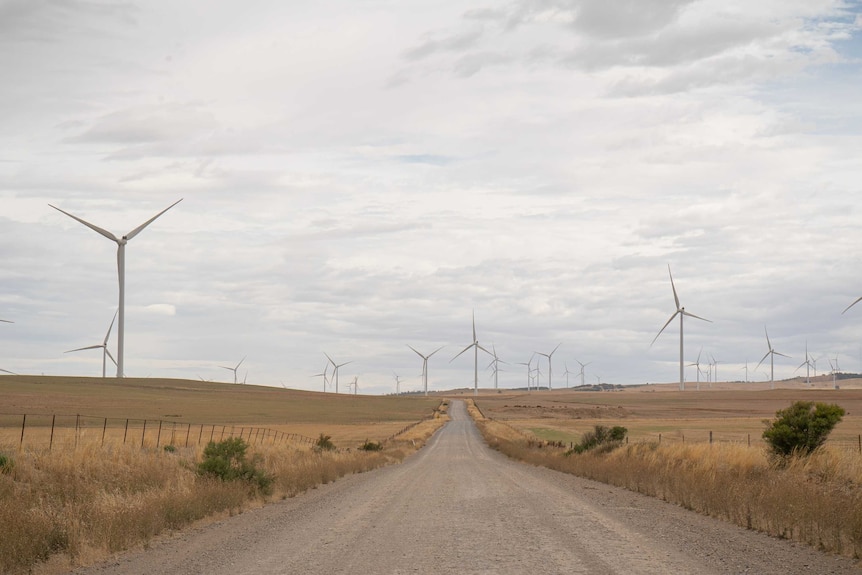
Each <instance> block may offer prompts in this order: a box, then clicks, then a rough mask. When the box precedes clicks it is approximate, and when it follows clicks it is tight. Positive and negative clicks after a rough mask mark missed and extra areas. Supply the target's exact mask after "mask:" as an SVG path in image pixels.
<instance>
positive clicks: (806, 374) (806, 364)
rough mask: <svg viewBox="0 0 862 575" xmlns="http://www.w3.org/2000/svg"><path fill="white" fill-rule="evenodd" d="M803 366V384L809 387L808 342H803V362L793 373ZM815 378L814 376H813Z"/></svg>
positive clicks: (809, 358)
mask: <svg viewBox="0 0 862 575" xmlns="http://www.w3.org/2000/svg"><path fill="white" fill-rule="evenodd" d="M803 365H804V366H805V383H806V384H807V385H808V387H811V356H809V355H808V342H807V341H806V342H805V361H803V362H802V363H800V364H799V367H797V368H796V370H795V371H799V370H800V369H802V366H803ZM815 377H816V376H815Z"/></svg>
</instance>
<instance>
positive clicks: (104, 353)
mask: <svg viewBox="0 0 862 575" xmlns="http://www.w3.org/2000/svg"><path fill="white" fill-rule="evenodd" d="M119 311H120V310H117V311H115V312H114V317H113V318H111V325H109V326H108V333H106V334H105V339H103V340H102V343H100V344H97V345H88V346H87V347H79V348H76V349H70V350H69V351H64V352H63V353H72V352H73V351H83V350H85V349H101V350H102V377H105V368H106V366H107V358H108V357H110V358H111V361H113V362H114V365H116V364H117V360H116V359H114V356H113V355H111V352H110V351H108V338H109V337H111V330H112V329H114V321H115V320H116V319H117V314H118V313H119Z"/></svg>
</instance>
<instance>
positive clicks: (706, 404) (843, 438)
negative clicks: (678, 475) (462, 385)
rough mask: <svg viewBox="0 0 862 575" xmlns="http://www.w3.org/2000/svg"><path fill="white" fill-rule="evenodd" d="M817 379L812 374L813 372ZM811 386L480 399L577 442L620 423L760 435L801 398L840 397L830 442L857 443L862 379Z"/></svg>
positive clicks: (730, 436)
mask: <svg viewBox="0 0 862 575" xmlns="http://www.w3.org/2000/svg"><path fill="white" fill-rule="evenodd" d="M812 379H813V378H812ZM813 383H814V385H813V386H812V387H811V388H809V387H807V386H806V384H805V383H804V382H802V381H794V382H780V383H779V382H777V383H776V389H774V390H770V389H769V384H768V383H766V384H764V383H757V384H734V383H716V384H714V386H713V387H712V388H708V387H707V384H705V383H701V389H700V391H696V389H695V384H694V383H691V382H689V383H687V386H686V391H684V392H680V391H679V390H678V386H677V385H676V384H662V385H645V386H638V387H631V388H626V389H624V390H622V391H615V392H580V391H573V390H571V389H559V390H557V389H555V390H552V391H547V390H544V391H538V392H536V391H533V392H531V393H526V392H520V393H511V392H501V393H487V392H486V393H480V395H479V397H478V399H477V401H476V404H477V406H478V407H479V408H480V409H481V410H482V412H483V413H484V414H485V415H486V416H487V417H490V418H493V419H496V420H498V421H503V422H506V423H508V424H509V425H511V426H513V427H515V428H516V429H519V430H521V431H524V432H526V433H527V434H529V435H533V436H535V437H537V438H539V439H545V440H549V441H562V442H564V443H570V442H577V441H578V440H579V439H580V437H581V435H582V434H583V433H584V432H586V431H589V430H590V429H592V428H593V426H595V425H605V426H613V425H621V426H624V427H626V428H627V429H628V430H629V437H630V439H631V440H632V441H640V440H653V441H655V440H658V439H659V435H661V440H662V441H685V442H704V441H709V436H710V432H712V435H713V441H733V442H740V443H742V442H748V441H749V439H750V440H751V443H752V444H755V443H758V442H761V433H762V432H763V429H764V424H763V420H765V419H771V418H773V417H774V416H775V412H776V411H777V410H779V409H783V408H785V407H787V406H789V405H790V404H791V403H792V402H794V401H798V400H804V401H813V402H825V403H837V404H838V405H840V406H842V407H843V408H844V409H845V410H846V411H847V415H846V416H845V417H844V420H843V421H842V422H841V423H840V424H839V425H838V426H837V427H836V428H835V431H834V432H833V433H832V435H831V438H830V441H831V442H833V443H839V444H842V445H846V446H848V447H851V446H852V447H855V448H858V442H859V435H860V434H862V380H859V379H854V380H843V381H841V385H840V387H841V389H837V390H836V389H833V388H832V380H831V378H824V377H820V378H818V379H817V380H816V381H813Z"/></svg>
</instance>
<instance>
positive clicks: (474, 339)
mask: <svg viewBox="0 0 862 575" xmlns="http://www.w3.org/2000/svg"><path fill="white" fill-rule="evenodd" d="M473 341H474V342H476V341H477V339H476V311H475V310H473Z"/></svg>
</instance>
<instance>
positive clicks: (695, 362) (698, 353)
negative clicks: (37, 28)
mask: <svg viewBox="0 0 862 575" xmlns="http://www.w3.org/2000/svg"><path fill="white" fill-rule="evenodd" d="M702 353H703V348H702V347H701V348H700V351H699V352H697V359H696V360H694V362H693V363H690V364H688V367H692V366H693V367H694V368H695V369H697V374H696V376H695V377H696V378H697V390H698V391H700V355H701V354H702Z"/></svg>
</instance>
